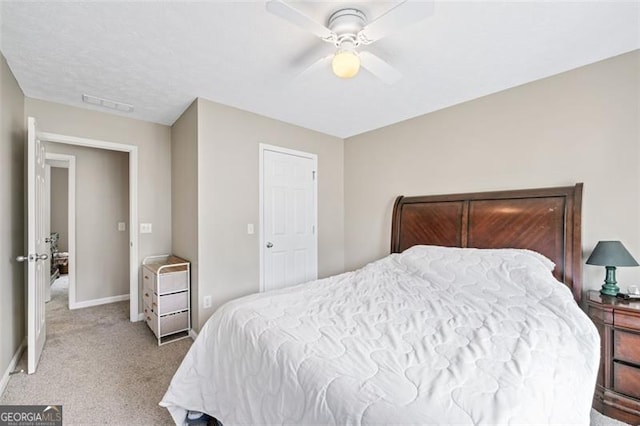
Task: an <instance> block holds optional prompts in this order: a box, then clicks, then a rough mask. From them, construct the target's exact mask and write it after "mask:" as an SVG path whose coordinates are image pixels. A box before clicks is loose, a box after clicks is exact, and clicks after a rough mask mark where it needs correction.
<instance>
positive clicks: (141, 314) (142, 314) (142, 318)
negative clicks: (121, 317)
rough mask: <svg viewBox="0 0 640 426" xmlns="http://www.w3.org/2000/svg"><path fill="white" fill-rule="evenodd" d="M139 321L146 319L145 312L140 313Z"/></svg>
mask: <svg viewBox="0 0 640 426" xmlns="http://www.w3.org/2000/svg"><path fill="white" fill-rule="evenodd" d="M138 321H144V312H140V313H139V314H138Z"/></svg>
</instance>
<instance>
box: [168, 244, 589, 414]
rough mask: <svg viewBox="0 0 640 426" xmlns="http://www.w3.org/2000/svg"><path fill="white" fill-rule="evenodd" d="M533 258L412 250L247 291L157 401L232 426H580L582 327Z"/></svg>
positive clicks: (217, 319) (585, 408)
mask: <svg viewBox="0 0 640 426" xmlns="http://www.w3.org/2000/svg"><path fill="white" fill-rule="evenodd" d="M552 268H553V264H552V263H551V262H550V261H549V260H548V259H546V258H545V257H543V256H541V255H539V254H537V253H533V252H530V251H524V250H511V249H503V250H476V249H456V248H443V247H433V246H417V247H413V248H411V249H409V250H407V251H405V252H404V253H402V254H394V255H391V256H388V257H386V258H384V259H382V260H379V261H377V262H374V263H371V264H369V265H367V266H365V267H364V268H362V269H359V270H357V271H354V272H349V273H345V274H342V275H337V276H334V277H331V278H327V279H323V280H319V281H315V282H311V283H307V284H302V285H298V286H295V287H291V288H287V289H283V290H278V291H273V292H266V293H261V294H254V295H252V296H248V297H244V298H241V299H237V300H235V301H232V302H230V303H227V304H226V305H224V306H223V307H221V308H220V309H219V310H218V311H217V312H216V313H215V314H214V315H213V316H212V317H211V318H210V319H209V321H208V322H207V324H206V325H205V326H204V328H203V329H202V331H201V332H200V335H199V336H198V338H197V340H196V341H195V343H194V344H193V346H192V348H191V350H190V351H189V353H188V354H187V356H186V357H185V359H184V361H183V362H182V365H181V366H180V368H179V369H178V371H177V372H176V374H175V376H174V378H173V380H172V382H171V385H170V387H169V389H168V391H167V393H166V395H165V396H164V398H163V400H162V402H161V403H160V404H161V405H162V406H164V407H167V408H168V409H169V410H170V412H171V414H172V415H173V417H174V420H175V421H176V422H177V423H181V422H183V420H184V418H185V409H188V410H196V411H201V412H205V413H208V414H209V415H211V416H214V417H216V418H218V419H219V420H221V421H222V422H223V423H224V424H225V426H228V425H232V424H282V423H287V424H296V425H301V424H339V425H346V424H363V423H379V424H380V423H394V424H401V423H404V424H407V423H412V424H479V423H482V424H507V423H510V424H515V423H519V424H532V423H536V424H549V423H553V424H563V425H564V424H585V425H586V424H589V412H590V407H591V401H592V396H593V392H594V387H595V381H596V374H597V371H598V364H599V337H598V334H597V331H596V329H595V327H594V326H593V324H592V323H591V322H590V321H589V319H588V318H587V317H586V315H585V314H584V313H583V312H582V311H581V310H580V309H579V308H578V306H577V305H576V303H575V302H574V301H573V299H572V296H571V293H570V291H569V290H568V289H567V288H566V287H565V286H564V285H563V284H561V283H559V282H558V281H556V280H555V279H554V278H553V276H552V275H551V272H550V270H551V269H552Z"/></svg>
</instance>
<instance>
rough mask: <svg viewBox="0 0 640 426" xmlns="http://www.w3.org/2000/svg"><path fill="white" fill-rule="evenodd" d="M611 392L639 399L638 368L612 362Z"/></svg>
mask: <svg viewBox="0 0 640 426" xmlns="http://www.w3.org/2000/svg"><path fill="white" fill-rule="evenodd" d="M613 390H615V391H616V392H620V393H622V394H625V395H628V396H630V397H633V398H638V399H640V368H637V367H631V366H629V365H626V364H621V363H619V362H614V363H613Z"/></svg>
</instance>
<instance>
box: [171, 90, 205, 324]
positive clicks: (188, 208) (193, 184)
mask: <svg viewBox="0 0 640 426" xmlns="http://www.w3.org/2000/svg"><path fill="white" fill-rule="evenodd" d="M171 174H172V179H171V245H172V252H173V253H174V254H176V255H178V256H180V257H182V258H184V259H187V260H189V261H191V322H192V324H194V327H196V328H197V324H198V263H199V262H198V241H199V239H198V102H197V101H194V102H193V103H192V104H191V106H190V107H189V108H187V110H186V111H185V112H184V113H182V115H181V116H180V118H179V119H178V120H176V122H175V123H174V124H173V126H172V127H171Z"/></svg>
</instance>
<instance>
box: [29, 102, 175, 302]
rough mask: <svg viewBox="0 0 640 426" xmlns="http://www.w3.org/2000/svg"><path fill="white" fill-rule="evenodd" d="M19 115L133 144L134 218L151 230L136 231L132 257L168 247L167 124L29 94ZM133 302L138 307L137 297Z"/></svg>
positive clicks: (49, 127)
mask: <svg viewBox="0 0 640 426" xmlns="http://www.w3.org/2000/svg"><path fill="white" fill-rule="evenodd" d="M25 115H26V116H33V117H35V118H36V121H37V123H38V127H39V129H40V130H42V131H46V132H53V133H61V134H64V135H68V136H78V137H84V138H91V139H99V140H104V141H110V142H118V143H123V144H129V145H136V146H137V147H138V166H139V167H138V220H139V221H140V222H141V223H152V224H153V233H151V234H140V240H139V241H140V243H139V249H138V255H139V257H140V261H142V259H143V258H144V257H145V256H150V255H156V254H166V253H169V252H170V251H171V190H170V188H171V128H170V127H169V126H164V125H161V124H154V123H149V122H145V121H140V120H133V119H129V118H123V117H121V116H117V115H113V114H107V113H102V112H96V111H89V110H84V109H81V108H76V107H71V106H67V105H62V104H57V103H53V102H47V101H41V100H37V99H30V98H26V100H25ZM76 202H77V203H79V202H80V200H76ZM95 244H96V245H99V244H100V242H99V241H96V242H95ZM140 285H142V280H140ZM139 306H140V307H141V306H142V302H141V300H139Z"/></svg>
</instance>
